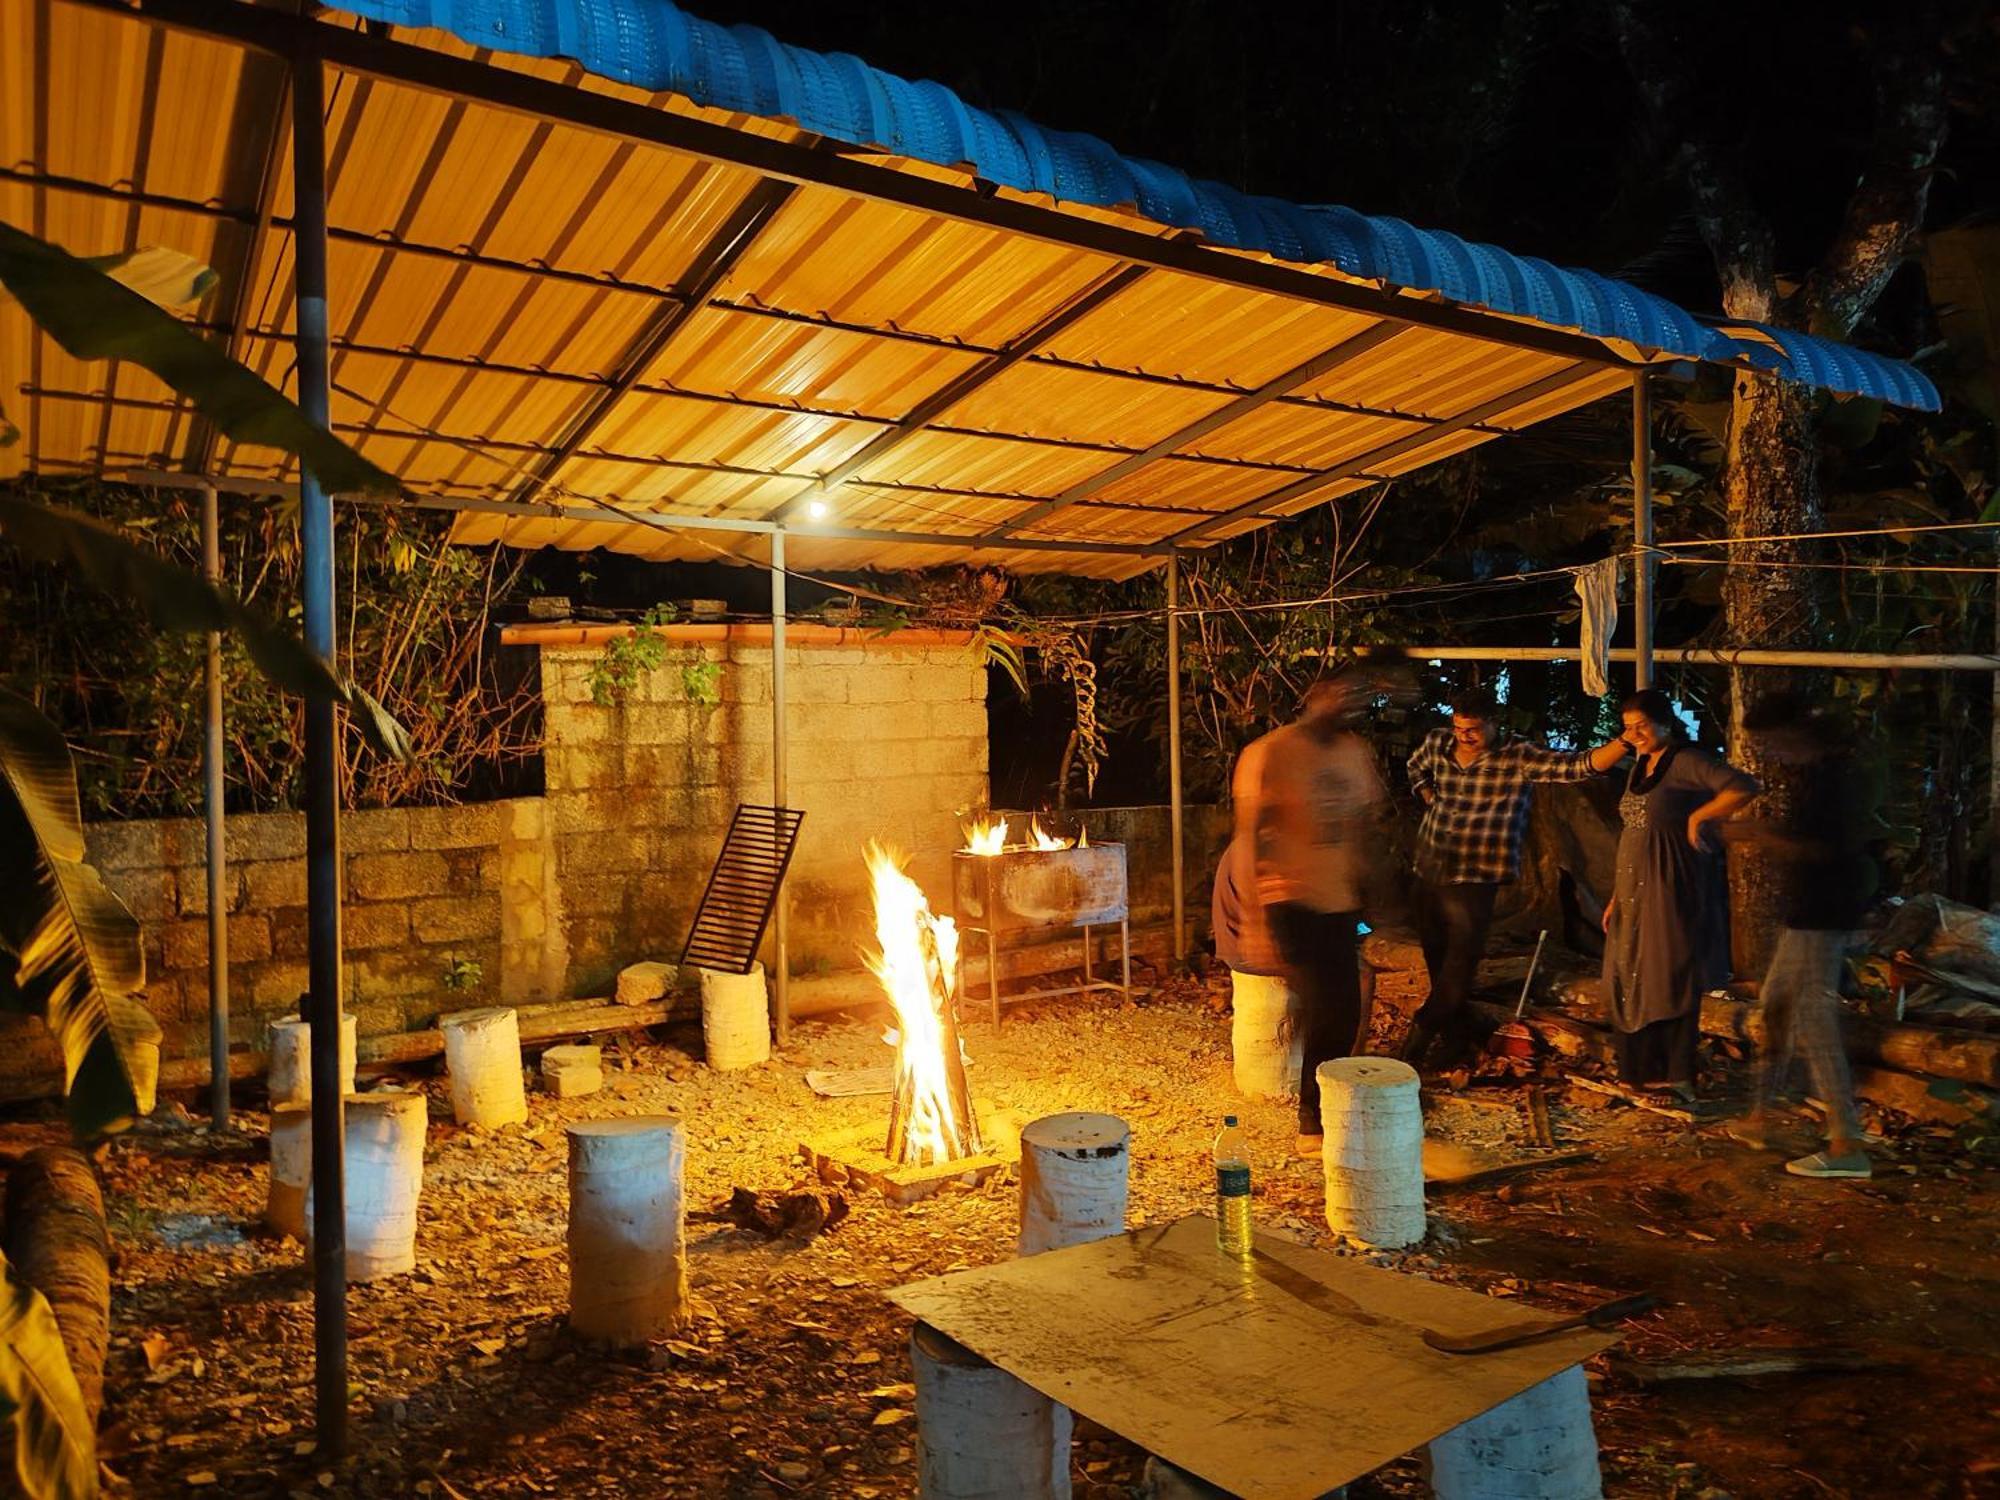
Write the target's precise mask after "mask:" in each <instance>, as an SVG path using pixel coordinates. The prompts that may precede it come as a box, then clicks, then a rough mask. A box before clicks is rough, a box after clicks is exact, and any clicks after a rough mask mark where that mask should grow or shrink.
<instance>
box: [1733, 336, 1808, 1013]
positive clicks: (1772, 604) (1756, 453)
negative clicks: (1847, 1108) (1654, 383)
mask: <svg viewBox="0 0 2000 1500" xmlns="http://www.w3.org/2000/svg"><path fill="white" fill-rule="evenodd" d="M1812 401H1813V397H1812V394H1811V393H1810V392H1809V391H1806V390H1804V389H1802V388H1800V387H1798V386H1794V385H1786V384H1783V383H1781V382H1779V381H1777V380H1774V379H1771V378H1770V377H1769V376H1763V375H1738V376H1737V377H1736V399H1735V404H1734V408H1733V411H1732V413H1731V417H1730V424H1729V450H1728V457H1727V459H1726V460H1725V463H1724V467H1723V495H1724V499H1725V501H1726V504H1727V510H1728V523H1729V534H1730V535H1731V536H1733V537H1747V536H1786V535H1789V536H1799V535H1803V534H1806V533H1810V532H1816V531H1818V530H1819V529H1820V494H1819V448H1818V445H1817V443H1816V441H1815V438H1814V435H1813V428H1812ZM1805 547H1806V544H1802V543H1800V542H1756V543H1749V544H1747V545H1744V546H1740V547H1736V548H1732V549H1731V559H1730V560H1731V562H1732V563H1734V564H1735V566H1733V567H1731V568H1730V569H1729V572H1728V576H1727V578H1726V579H1725V580H1724V583H1723V594H1722V598H1723V612H1724V616H1723V617H1724V621H1725V627H1726V630H1727V634H1728V639H1729V640H1730V641H1731V642H1732V643H1733V644H1736V645H1743V646H1811V645H1815V644H1817V643H1818V642H1817V636H1818V634H1819V625H1820V609H1819V602H1818V599H1817V598H1816V593H1817V590H1816V587H1815V584H1814V579H1815V576H1816V575H1815V574H1814V573H1813V572H1812V570H1810V569H1807V568H1799V567H1769V566H1763V564H1768V563H1772V562H1779V563H1797V562H1802V561H1805V560H1806V559H1807V558H1808V557H1809V555H1810V554H1809V553H1808V552H1807V551H1806V550H1805ZM1802 686H1805V684H1803V683H1802V682H1801V681H1800V674H1798V673H1793V672H1771V671H1761V670H1752V669H1744V668H1736V669H1733V670H1732V671H1731V672H1730V674H1729V749H1730V755H1731V758H1732V759H1733V760H1734V761H1735V762H1736V763H1737V764H1738V765H1740V766H1741V767H1742V768H1743V769H1744V770H1746V771H1748V772H1749V773H1750V774H1751V775H1752V776H1755V777H1756V778H1757V781H1758V784H1759V785H1760V786H1761V787H1762V788H1763V791H1762V793H1761V795H1760V797H1759V799H1758V808H1757V813H1758V816H1759V817H1762V818H1779V819H1782V818H1786V817H1788V816H1789V815H1790V811H1791V808H1792V805H1793V802H1794V799H1795V797H1796V795H1797V791H1798V776H1797V773H1796V771H1794V770H1792V769H1791V768H1788V767H1785V766H1781V765H1778V764H1777V763H1776V762H1773V761H1770V760H1767V759H1766V758H1765V757H1763V756H1762V755H1760V754H1759V753H1758V749H1757V745H1756V744H1755V742H1754V741H1753V740H1752V739H1751V738H1750V737H1749V736H1748V735H1746V734H1745V733H1744V732H1743V721H1744V717H1745V715H1747V714H1748V713H1749V711H1750V710H1751V709H1752V708H1753V707H1754V706H1755V705H1756V704H1757V702H1758V700H1759V698H1760V697H1761V696H1763V695H1765V694H1769V693H1771V692H1774V691H1778V690H1783V689H1790V690H1794V691H1796V690H1798V689H1799V688H1800V687H1802ZM1778 874H1779V866H1778V864H1777V862H1776V861H1774V860H1771V859H1769V858H1767V857H1765V855H1764V852H1763V851H1762V850H1761V849H1759V848H1756V847H1755V846H1738V847H1737V848H1735V849H1733V850H1732V851H1731V854H1730V866H1729V902H1730V923H1731V926H1730V943H1731V947H1732V949H1733V954H1732V957H1733V960H1734V962H1733V967H1734V969H1735V971H1736V973H1737V974H1738V975H1739V976H1742V977H1744V978H1756V977H1758V976H1760V975H1761V974H1762V973H1763V972H1764V965H1765V963H1766V962H1768V961H1769V959H1770V956H1771V948H1772V946H1773V944H1774V942H1775V941H1776V935H1777V934H1776V930H1777V922H1778V916H1779V907H1780V903H1781V902H1782V900H1783V892H1782V891H1781V890H1780V888H1779V878H1778Z"/></svg>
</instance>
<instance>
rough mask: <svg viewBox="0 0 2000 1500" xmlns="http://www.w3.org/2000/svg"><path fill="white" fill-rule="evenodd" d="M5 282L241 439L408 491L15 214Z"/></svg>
mask: <svg viewBox="0 0 2000 1500" xmlns="http://www.w3.org/2000/svg"><path fill="white" fill-rule="evenodd" d="M114 269H115V268H114ZM135 274H136V273H135ZM0 285H4V286H5V287H6V288H7V290H8V291H9V292H11V293H13V295H14V296H15V297H16V298H18V299H19V300H20V303H21V305H22V306H23V307H24V308H26V309H27V312H28V316H29V317H31V318H33V319H34V320H35V322H36V323H37V324H39V325H40V326H41V328H42V330H43V331H44V332H46V333H47V334H48V335H49V336H50V337H51V338H53V339H54V340H55V341H56V342H57V343H58V344H61V345H62V346H63V348H64V349H66V350H68V351H69V353H70V354H71V355H73V356H75V357H76V358H77V359H123V360H130V361H131V362H132V363H133V364H136V365H141V366H143V367H144V368H146V369H148V370H151V371H152V372H153V373H154V374H155V375H157V376H159V378H160V379H161V380H163V381H165V382H166V383H167V384H168V385H169V386H171V387H173V389H174V390H176V391H178V392H179V393H180V394H181V395H182V396H184V397H186V398H187V399H188V400H189V401H191V402H192V403H193V404H194V407H195V409H196V410H197V411H199V412H200V413H201V414H202V415H203V416H204V417H206V418H208V419H209V421H211V422H213V423H214V424H215V425H216V426H217V427H218V428H220V429H221V430H222V431H223V432H225V433H227V434H228V435H229V436H230V437H231V438H234V439H235V440H236V441H237V442H239V443H248V444H252V445H254V446H257V447H263V448H281V449H283V450H284V451H285V452H287V453H291V454H296V455H297V456H298V458H299V459H300V461H301V462H303V463H304V464H305V466H306V467H307V468H308V469H310V470H311V471H312V472H313V474H314V475H315V476H316V477H317V478H318V479H319V482H320V483H321V484H322V485H324V486H325V487H326V488H327V490H328V491H329V492H330V493H334V494H386V495H393V494H397V493H399V492H400V491H401V488H402V486H401V485H399V484H398V483H397V482H396V480H395V479H394V478H392V477H391V476H390V475H388V474H387V473H385V472H383V471H382V470H381V469H379V468H377V467H376V466H375V465H374V464H372V463H370V462H369V461H368V460H367V459H365V458H363V457H362V456H361V455H360V454H359V453H357V452H355V451H354V449H352V448H350V447H349V446H348V445H347V444H346V443H343V442H342V441H341V440H340V439H339V438H337V437H335V436H334V435H333V434H332V433H330V432H328V431H327V430H326V429H325V428H323V427H320V426H318V425H317V424H315V423H314V422H313V421H312V420H311V419H310V418H308V417H307V416H306V414H305V413H304V412H302V411H300V410H299V408H298V407H297V406H295V405H294V404H293V403H292V402H290V401H288V400H286V399H285V397H284V396H283V395H282V394H281V393H280V392H278V391H277V390H275V389H273V388H272V387H271V386H270V385H268V384H266V383H265V382H264V381H263V380H262V379H260V378H259V377H258V376H257V375H256V374H255V373H254V372H252V371H251V370H249V369H246V368H245V367H244V366H242V365H240V364H238V363H237V362H236V361H235V360H233V359H231V358H230V357H229V356H228V355H227V354H226V353H225V352H224V351H222V350H221V349H219V348H217V347H216V346H215V345H213V344H211V343H209V342H208V341H207V340H206V339H204V338H202V337H201V336H200V335H199V334H197V333H196V332H195V331H194V330H193V329H191V328H189V327H188V326H187V324H185V323H183V322H181V321H180V319H178V318H176V317H174V316H173V314H171V313H169V312H166V311H165V310H163V309H162V308H160V307H158V306H156V305H155V304H154V303H153V302H152V301H151V300H149V298H148V297H147V295H146V294H145V293H144V292H140V291H135V290H134V289H133V288H132V287H129V286H126V285H123V284H122V283H121V282H120V281H119V280H118V279H117V278H116V276H115V275H111V274H107V273H106V271H105V270H103V269H101V268H100V267H98V266H97V265H93V264H92V263H91V262H89V261H87V260H83V259H80V258H78V257H77V256H74V255H71V254H70V253H69V252H68V251H67V250H65V249H63V248H62V247H61V246H60V245H52V244H50V243H49V242H48V241H47V240H43V239H38V238H37V237H36V236H34V235H32V234H29V233H27V232H26V231H24V230H21V229H18V228H16V227H15V226H14V225H12V224H9V223H6V222H5V221H0ZM149 289H154V290H157V289H156V288H149ZM191 289H192V288H191ZM169 294H171V293H169ZM196 294H197V295H198V294H199V292H198V290H197V291H196Z"/></svg>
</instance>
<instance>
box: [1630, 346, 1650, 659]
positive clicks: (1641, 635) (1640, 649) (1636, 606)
mask: <svg viewBox="0 0 2000 1500" xmlns="http://www.w3.org/2000/svg"><path fill="white" fill-rule="evenodd" d="M1632 545H1633V546H1634V547H1636V548H1637V549H1638V552H1639V555H1638V558H1637V560H1636V566H1635V567H1634V568H1633V570H1632V648H1633V650H1634V651H1636V652H1637V653H1638V655H1637V656H1636V657H1635V658H1634V663H1633V670H1632V678H1633V681H1634V682H1635V683H1636V684H1637V685H1638V686H1640V687H1642V688H1649V687H1651V686H1652V685H1653V556H1652V553H1651V552H1650V551H1649V550H1648V549H1650V548H1651V547H1652V545H1653V388H1652V387H1651V386H1650V385H1648V384H1647V383H1646V372H1645V371H1644V370H1634V371H1633V372H1632Z"/></svg>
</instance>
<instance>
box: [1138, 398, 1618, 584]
mask: <svg viewBox="0 0 2000 1500" xmlns="http://www.w3.org/2000/svg"><path fill="white" fill-rule="evenodd" d="M1602 368H1603V366H1602V365H1599V364H1576V365H1569V366H1567V367H1565V368H1563V369H1560V370H1557V371H1556V372H1555V373H1553V374H1551V375H1544V376H1543V377H1542V378H1541V379H1540V380H1536V381H1531V382H1530V383H1529V384H1527V385H1524V386H1522V387H1521V388H1520V389H1519V390H1514V391H1509V392H1508V393H1507V394H1506V395H1504V396H1495V397H1494V398H1493V399H1492V400H1491V401H1482V402H1480V403H1479V404H1478V405H1477V406H1475V407H1472V408H1471V409H1469V410H1467V411H1463V412H1460V413H1459V414H1458V415H1457V416H1455V417H1451V418H1448V419H1446V420H1445V421H1444V422H1443V423H1441V424H1440V425H1438V426H1436V427H1431V428H1426V429H1425V430H1424V431H1422V432H1413V433H1410V434H1409V435H1408V436H1406V437H1400V438H1397V439H1396V440H1395V441H1394V442H1390V443H1383V444H1381V445H1380V446H1379V447H1374V448H1370V449H1369V450H1368V451H1367V452H1366V453H1361V454H1357V455H1356V456H1355V457H1353V458H1350V459H1348V460H1346V461H1345V462H1344V463H1340V464H1337V465H1335V466H1334V467H1333V468H1331V469H1327V470H1325V471H1323V472H1321V473H1319V474H1309V475H1307V476H1306V477H1305V478H1304V479H1298V480H1294V481H1293V482H1292V483H1290V484H1288V485H1285V486H1283V487H1282V488H1280V489H1276V490H1273V491H1272V492H1271V493H1270V494H1268V495H1264V496H1260V497H1259V498H1258V499H1255V500H1251V501H1247V502H1246V503H1244V504H1242V505H1238V506H1235V507H1234V508H1232V509H1230V510H1225V511H1222V512H1220V513H1219V514H1217V515H1214V516H1211V517H1209V518H1208V519H1207V520H1206V521H1197V522H1196V523H1195V524H1194V525H1192V526H1189V527H1185V528H1183V529H1182V530H1180V531H1177V532H1175V533H1174V534H1173V535H1172V536H1170V537H1168V538H1167V541H1168V543H1169V544H1170V545H1172V546H1176V547H1185V546H1186V545H1187V544H1188V543H1190V542H1192V541H1196V540H1198V539H1199V538H1201V537H1204V536H1207V535H1208V533H1210V532H1211V531H1213V530H1215V528H1216V527H1218V526H1227V525H1229V524H1230V523H1231V522H1233V521H1245V520H1257V519H1261V518H1263V517H1264V516H1267V515H1268V514H1269V513H1270V512H1271V511H1273V510H1275V509H1276V508H1277V507H1278V506H1280V505H1286V504H1289V503H1290V502H1291V501H1293V500H1299V499H1303V498H1304V497H1305V496H1307V495H1310V494H1313V493H1314V492H1315V491H1318V490H1323V489H1326V488H1328V487H1330V486H1332V485H1335V484H1338V483H1339V482H1340V481H1341V480H1343V479H1357V478H1375V477H1377V476H1375V475H1372V474H1370V473H1369V471H1370V470H1372V469H1374V468H1375V467H1376V466H1377V465H1379V464H1382V463H1385V462H1387V461H1389V460H1392V459H1396V458H1400V457H1401V456H1402V455H1403V454H1405V453H1408V452H1410V451H1411V450H1412V449H1415V448H1421V447H1422V446H1423V445H1424V444H1426V443H1430V442H1435V441H1436V440H1437V439H1439V438H1441V437H1449V436H1450V435H1451V434H1452V433H1454V432H1462V431H1464V430H1466V429H1467V428H1472V427H1476V426H1478V425H1479V424H1480V423H1482V422H1485V421H1487V420H1488V419H1489V418H1492V417H1497V416H1499V415H1500V414H1501V413H1502V412H1506V411H1510V410H1512V409H1513V408H1514V407H1517V406H1520V405H1522V404H1523V403H1524V402H1528V401H1533V400H1536V399H1538V398H1540V397H1542V396H1548V395H1553V394H1554V393H1555V392H1557V391H1560V390H1563V389H1565V388H1567V387H1569V386H1572V385H1575V384H1576V383H1577V382H1578V381H1580V380H1587V379H1589V378H1590V377H1591V376H1592V375H1595V374H1597V373H1599V371H1600V370H1602Z"/></svg>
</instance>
